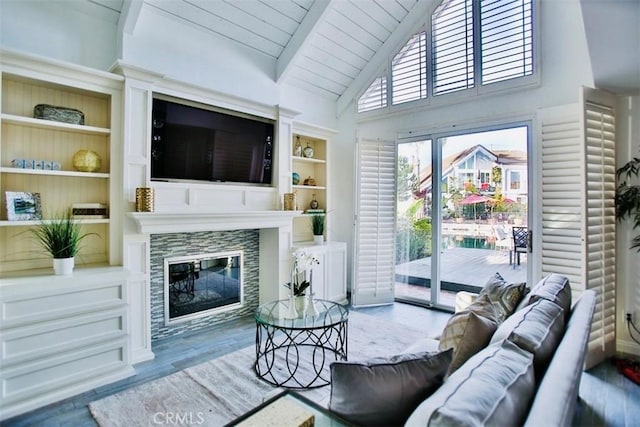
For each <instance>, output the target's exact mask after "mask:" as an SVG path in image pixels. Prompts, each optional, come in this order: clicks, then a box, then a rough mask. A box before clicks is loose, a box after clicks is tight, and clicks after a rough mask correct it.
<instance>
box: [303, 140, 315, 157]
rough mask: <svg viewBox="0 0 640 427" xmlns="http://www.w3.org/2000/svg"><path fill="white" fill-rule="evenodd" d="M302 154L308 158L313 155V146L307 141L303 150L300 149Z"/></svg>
mask: <svg viewBox="0 0 640 427" xmlns="http://www.w3.org/2000/svg"><path fill="white" fill-rule="evenodd" d="M302 155H303V156H305V157H309V158H311V157H313V148H311V146H310V145H309V143H308V142H307V146H306V147H304V150H302Z"/></svg>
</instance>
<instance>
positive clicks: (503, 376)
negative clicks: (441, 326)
mask: <svg viewBox="0 0 640 427" xmlns="http://www.w3.org/2000/svg"><path fill="white" fill-rule="evenodd" d="M535 392H536V383H535V379H534V376H533V356H532V355H531V353H529V352H527V351H526V350H523V349H521V348H519V347H518V346H516V345H515V344H513V343H511V342H510V341H503V342H502V343H499V344H494V345H492V346H489V347H487V348H485V349H484V350H482V351H481V352H479V353H478V354H476V355H475V356H473V357H472V358H471V359H470V360H469V361H468V362H467V363H465V365H464V366H463V367H462V368H460V369H459V370H458V371H456V373H454V374H453V375H451V376H450V377H449V378H448V379H447V380H446V381H445V382H444V384H443V385H442V387H440V388H439V389H438V390H437V391H436V392H435V393H433V394H432V395H431V396H430V397H429V398H428V399H426V400H424V401H423V402H422V403H421V404H420V405H418V407H417V408H416V409H415V411H413V413H412V414H411V416H410V417H409V419H408V420H407V422H406V423H405V426H406V427H417V426H421V427H423V426H505V425H513V426H517V425H523V424H524V421H525V417H526V414H527V411H528V409H529V406H530V404H531V400H532V398H533V397H534V395H535Z"/></svg>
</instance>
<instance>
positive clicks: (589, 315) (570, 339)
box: [524, 290, 596, 427]
mask: <svg viewBox="0 0 640 427" xmlns="http://www.w3.org/2000/svg"><path fill="white" fill-rule="evenodd" d="M595 306H596V293H595V292H594V291H593V290H586V291H584V292H583V293H582V294H581V295H580V297H579V298H578V299H577V301H576V303H575V305H574V306H573V310H572V312H571V316H570V317H569V321H568V322H567V327H566V330H565V334H564V337H563V338H562V341H560V344H559V345H558V348H557V349H556V352H555V354H554V356H553V359H551V362H550V363H549V366H548V367H547V372H546V374H545V375H544V377H543V378H542V381H541V382H540V383H539V386H538V391H537V393H536V396H535V398H534V401H533V403H532V404H531V408H530V409H529V414H528V415H527V420H526V422H525V423H524V426H525V427H538V426H550V425H553V426H570V425H572V420H573V416H574V414H575V413H576V406H577V405H578V404H579V399H578V392H579V390H580V379H581V378H582V369H583V367H584V361H585V357H586V353H587V346H588V342H589V333H590V330H591V324H592V321H593V312H594V309H595Z"/></svg>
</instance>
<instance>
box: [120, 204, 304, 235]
mask: <svg viewBox="0 0 640 427" xmlns="http://www.w3.org/2000/svg"><path fill="white" fill-rule="evenodd" d="M300 214H302V211H276V210H273V211H242V212H203V213H193V212H188V213H186V212H128V213H127V215H128V216H129V217H130V218H132V219H133V220H134V221H135V222H136V224H137V225H138V230H139V232H140V233H143V234H158V233H191V232H197V231H226V230H251V229H263V228H280V227H289V226H291V219H292V218H293V217H294V216H298V215H300Z"/></svg>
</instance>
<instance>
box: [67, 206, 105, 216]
mask: <svg viewBox="0 0 640 427" xmlns="http://www.w3.org/2000/svg"><path fill="white" fill-rule="evenodd" d="M71 216H72V217H73V218H74V219H103V218H108V217H109V212H108V207H107V205H106V204H104V203H74V204H72V205H71Z"/></svg>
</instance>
